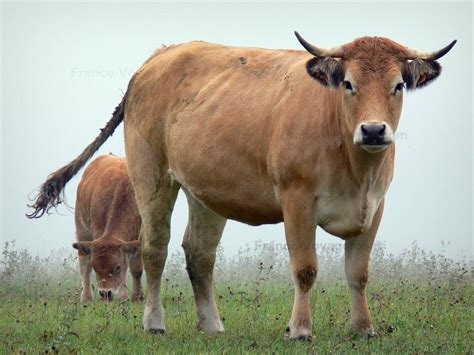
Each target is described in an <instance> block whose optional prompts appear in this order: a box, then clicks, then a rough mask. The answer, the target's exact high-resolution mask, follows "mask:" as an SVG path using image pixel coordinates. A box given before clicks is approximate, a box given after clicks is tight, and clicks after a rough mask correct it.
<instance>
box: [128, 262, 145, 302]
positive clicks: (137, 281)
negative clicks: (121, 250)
mask: <svg viewBox="0 0 474 355" xmlns="http://www.w3.org/2000/svg"><path fill="white" fill-rule="evenodd" d="M128 263H129V266H130V273H131V274H132V283H133V285H132V287H133V290H132V301H141V300H143V290H142V282H141V278H142V274H143V263H142V259H141V256H140V255H135V254H131V255H129V257H128Z"/></svg>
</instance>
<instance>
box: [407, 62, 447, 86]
mask: <svg viewBox="0 0 474 355" xmlns="http://www.w3.org/2000/svg"><path fill="white" fill-rule="evenodd" d="M439 74H441V65H440V64H439V63H438V62H437V61H435V60H423V59H415V60H412V61H410V62H407V63H405V64H404V66H403V69H402V76H403V80H404V81H405V83H406V87H407V89H409V90H411V89H416V88H421V87H423V86H425V85H427V84H429V83H431V82H432V81H433V80H434V79H436V78H437V77H438V76H439Z"/></svg>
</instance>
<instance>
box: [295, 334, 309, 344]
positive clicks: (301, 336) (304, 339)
mask: <svg viewBox="0 0 474 355" xmlns="http://www.w3.org/2000/svg"><path fill="white" fill-rule="evenodd" d="M294 340H298V341H304V342H306V343H311V342H312V341H313V337H312V336H311V335H300V336H299V337H298V338H295V339H294Z"/></svg>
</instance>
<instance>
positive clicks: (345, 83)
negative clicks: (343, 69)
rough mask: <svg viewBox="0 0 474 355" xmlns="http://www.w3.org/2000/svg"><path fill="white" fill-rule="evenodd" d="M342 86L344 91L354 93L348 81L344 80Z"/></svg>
mask: <svg viewBox="0 0 474 355" xmlns="http://www.w3.org/2000/svg"><path fill="white" fill-rule="evenodd" d="M343 85H344V89H346V90H349V91H354V89H353V88H352V84H351V82H350V81H347V80H344V81H343Z"/></svg>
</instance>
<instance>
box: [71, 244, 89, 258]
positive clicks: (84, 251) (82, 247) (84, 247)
mask: <svg viewBox="0 0 474 355" xmlns="http://www.w3.org/2000/svg"><path fill="white" fill-rule="evenodd" d="M91 244H92V242H78V243H74V244H73V245H72V247H73V248H74V249H77V250H78V251H79V255H89V254H90V253H91V252H92V249H91Z"/></svg>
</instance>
